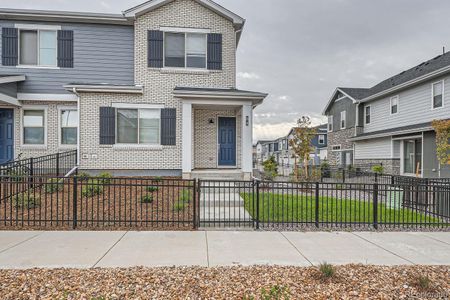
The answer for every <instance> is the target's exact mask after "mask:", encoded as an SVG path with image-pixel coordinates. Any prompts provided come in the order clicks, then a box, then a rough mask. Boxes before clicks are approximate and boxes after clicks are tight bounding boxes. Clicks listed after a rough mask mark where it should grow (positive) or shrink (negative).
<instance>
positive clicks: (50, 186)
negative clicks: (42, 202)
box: [45, 178, 64, 194]
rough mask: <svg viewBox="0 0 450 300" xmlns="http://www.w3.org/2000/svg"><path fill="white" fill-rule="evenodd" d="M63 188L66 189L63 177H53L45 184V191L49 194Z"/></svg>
mask: <svg viewBox="0 0 450 300" xmlns="http://www.w3.org/2000/svg"><path fill="white" fill-rule="evenodd" d="M63 189H64V184H63V179H58V178H51V179H49V180H48V181H47V183H46V184H45V192H46V193H48V194H53V193H55V192H60V191H62V190H63Z"/></svg>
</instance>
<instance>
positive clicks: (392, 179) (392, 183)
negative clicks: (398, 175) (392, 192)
mask: <svg viewBox="0 0 450 300" xmlns="http://www.w3.org/2000/svg"><path fill="white" fill-rule="evenodd" d="M394 178H395V177H394V175H391V185H394V184H395V180H394Z"/></svg>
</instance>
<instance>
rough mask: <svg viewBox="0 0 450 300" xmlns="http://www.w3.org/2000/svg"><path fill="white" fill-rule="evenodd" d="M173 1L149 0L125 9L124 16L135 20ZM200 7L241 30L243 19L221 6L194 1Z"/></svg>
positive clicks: (209, 2) (210, 2)
mask: <svg viewBox="0 0 450 300" xmlns="http://www.w3.org/2000/svg"><path fill="white" fill-rule="evenodd" d="M172 1H174V0H150V1H147V2H144V3H142V4H139V5H137V6H135V7H132V8H130V9H127V10H126V11H124V12H123V14H124V16H125V17H127V18H136V17H138V16H140V15H143V14H145V13H147V12H149V11H152V10H155V9H157V8H159V7H161V6H163V5H166V4H167V3H170V2H172ZM194 1H196V2H197V3H199V4H200V5H203V6H204V7H206V8H208V9H210V10H212V11H214V12H215V13H217V14H219V15H221V16H222V17H224V18H226V19H228V20H230V21H232V22H233V24H234V26H235V28H236V29H242V27H244V23H245V19H244V18H242V17H240V16H238V15H237V14H235V13H233V12H231V11H229V10H228V9H226V8H224V7H223V6H221V5H219V4H217V3H215V2H214V1H211V0H194Z"/></svg>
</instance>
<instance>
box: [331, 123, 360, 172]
mask: <svg viewBox="0 0 450 300" xmlns="http://www.w3.org/2000/svg"><path fill="white" fill-rule="evenodd" d="M354 135H355V129H354V128H349V129H343V130H338V131H333V132H329V133H328V146H327V150H328V151H327V152H328V161H329V163H330V164H331V165H336V164H337V162H338V161H339V160H340V155H341V151H342V150H349V151H350V150H353V142H351V141H349V139H350V138H351V137H353V136H354ZM335 145H341V151H333V146H335Z"/></svg>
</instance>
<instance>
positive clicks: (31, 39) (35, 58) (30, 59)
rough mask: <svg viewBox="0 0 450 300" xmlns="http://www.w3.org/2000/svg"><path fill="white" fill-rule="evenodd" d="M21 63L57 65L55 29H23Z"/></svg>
mask: <svg viewBox="0 0 450 300" xmlns="http://www.w3.org/2000/svg"><path fill="white" fill-rule="evenodd" d="M19 32H20V38H19V44H20V47H19V52H20V55H19V64H20V65H26V66H44V67H56V65H57V62H56V52H57V50H56V49H57V47H56V46H57V38H56V31H55V30H28V29H21V30H20V31H19Z"/></svg>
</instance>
